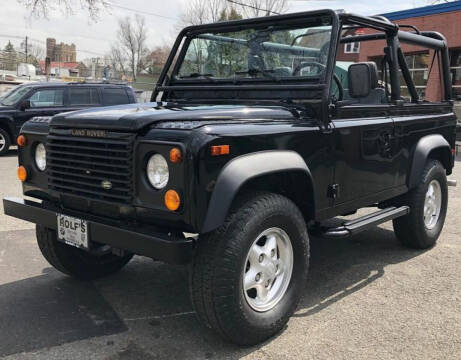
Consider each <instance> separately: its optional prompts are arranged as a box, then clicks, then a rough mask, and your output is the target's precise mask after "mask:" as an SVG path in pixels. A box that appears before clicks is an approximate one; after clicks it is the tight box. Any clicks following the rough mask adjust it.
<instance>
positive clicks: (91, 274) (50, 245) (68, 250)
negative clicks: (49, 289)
mask: <svg viewBox="0 0 461 360" xmlns="http://www.w3.org/2000/svg"><path fill="white" fill-rule="evenodd" d="M36 234H37V242H38V246H39V248H40V251H41V252H42V254H43V256H44V257H45V259H46V260H47V261H48V262H49V263H50V264H51V265H52V266H53V267H54V268H55V269H57V270H59V271H61V272H62V273H64V274H66V275H69V276H72V277H75V278H78V279H84V280H91V279H96V278H100V277H103V276H107V275H110V274H113V273H115V272H117V271H119V270H120V269H121V268H123V267H124V266H125V265H126V264H127V263H128V262H129V261H130V260H131V258H132V257H133V255H132V254H129V255H125V256H122V257H120V256H116V255H113V254H105V255H98V256H96V255H92V254H90V253H88V252H86V251H84V250H81V249H78V248H75V247H73V246H70V245H67V244H64V243H62V242H59V241H58V240H57V238H56V231H54V230H52V229H49V228H46V227H43V226H40V225H37V227H36Z"/></svg>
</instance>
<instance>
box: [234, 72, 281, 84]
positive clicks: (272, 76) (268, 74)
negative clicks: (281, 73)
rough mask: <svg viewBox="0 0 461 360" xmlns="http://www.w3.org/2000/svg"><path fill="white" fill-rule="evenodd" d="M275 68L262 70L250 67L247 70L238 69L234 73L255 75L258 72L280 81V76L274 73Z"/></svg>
mask: <svg viewBox="0 0 461 360" xmlns="http://www.w3.org/2000/svg"><path fill="white" fill-rule="evenodd" d="M272 72H273V70H260V69H249V70H247V71H236V72H234V75H242V74H248V75H250V76H254V75H257V74H261V75H262V76H265V77H268V78H271V79H273V80H276V81H279V80H280V78H279V77H277V76H275V75H274V74H272Z"/></svg>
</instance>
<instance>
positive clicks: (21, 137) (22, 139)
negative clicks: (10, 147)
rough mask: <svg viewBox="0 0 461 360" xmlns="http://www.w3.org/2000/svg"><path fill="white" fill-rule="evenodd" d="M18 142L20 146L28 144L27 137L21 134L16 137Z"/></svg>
mask: <svg viewBox="0 0 461 360" xmlns="http://www.w3.org/2000/svg"><path fill="white" fill-rule="evenodd" d="M16 143H17V144H18V146H26V144H27V138H26V137H25V136H24V135H19V136H18V138H17V139H16Z"/></svg>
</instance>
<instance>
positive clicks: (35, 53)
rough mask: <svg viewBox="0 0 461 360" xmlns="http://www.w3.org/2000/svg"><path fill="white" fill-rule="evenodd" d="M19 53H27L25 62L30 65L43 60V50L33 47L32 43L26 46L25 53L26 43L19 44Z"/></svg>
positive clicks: (36, 46) (38, 46)
mask: <svg viewBox="0 0 461 360" xmlns="http://www.w3.org/2000/svg"><path fill="white" fill-rule="evenodd" d="M20 48H21V51H23V52H24V53H27V57H28V58H27V59H25V60H26V62H29V61H31V62H32V63H36V62H38V61H39V60H43V59H44V58H45V49H44V48H43V47H42V46H40V45H35V44H32V43H30V42H29V43H28V44H27V51H26V42H25V41H23V42H21V45H20Z"/></svg>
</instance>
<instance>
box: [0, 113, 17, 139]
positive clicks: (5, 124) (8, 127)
mask: <svg viewBox="0 0 461 360" xmlns="http://www.w3.org/2000/svg"><path fill="white" fill-rule="evenodd" d="M0 128H1V129H3V130H5V131H6V132H7V133H8V135H10V140H11V142H14V123H13V119H12V118H9V117H4V116H2V117H0Z"/></svg>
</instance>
